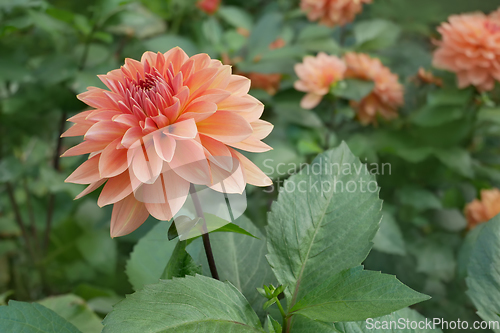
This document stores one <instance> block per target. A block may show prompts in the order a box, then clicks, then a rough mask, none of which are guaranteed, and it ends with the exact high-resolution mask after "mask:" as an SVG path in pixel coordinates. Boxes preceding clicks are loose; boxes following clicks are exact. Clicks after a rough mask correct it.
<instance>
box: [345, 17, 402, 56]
mask: <svg viewBox="0 0 500 333" xmlns="http://www.w3.org/2000/svg"><path fill="white" fill-rule="evenodd" d="M400 34H401V28H400V27H399V26H398V25H397V24H394V23H392V22H390V21H386V20H381V19H374V20H369V21H362V22H359V23H357V24H356V25H355V26H354V37H355V38H356V45H357V47H356V48H357V49H359V50H379V49H382V48H387V47H389V46H391V45H393V44H394V43H395V42H396V41H397V39H398V38H399V35H400Z"/></svg>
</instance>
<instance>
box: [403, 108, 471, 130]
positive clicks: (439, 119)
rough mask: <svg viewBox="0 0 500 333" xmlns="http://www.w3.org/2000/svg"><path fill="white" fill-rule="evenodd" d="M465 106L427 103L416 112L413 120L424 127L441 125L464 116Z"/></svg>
mask: <svg viewBox="0 0 500 333" xmlns="http://www.w3.org/2000/svg"><path fill="white" fill-rule="evenodd" d="M463 115H464V108H463V107H460V106H454V105H436V106H432V105H426V106H424V107H423V108H422V109H420V110H419V111H417V112H416V113H415V114H413V117H412V122H413V123H414V124H415V125H418V126H422V127H433V126H439V125H442V124H445V123H449V122H452V121H454V120H457V119H460V118H462V116H463Z"/></svg>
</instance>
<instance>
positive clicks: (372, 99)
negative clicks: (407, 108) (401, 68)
mask: <svg viewBox="0 0 500 333" xmlns="http://www.w3.org/2000/svg"><path fill="white" fill-rule="evenodd" d="M344 61H345V64H346V66H347V70H346V72H345V77H346V78H352V79H360V80H366V81H373V82H374V83H375V87H374V88H373V91H372V92H371V93H370V94H368V96H366V97H364V98H363V99H362V100H361V101H359V102H356V101H351V106H352V107H353V108H354V109H355V111H356V113H357V116H358V119H359V121H360V122H361V123H362V124H365V125H366V124H369V123H376V122H377V113H378V114H380V115H381V116H382V117H383V118H385V119H388V120H389V119H393V118H396V117H397V116H398V112H397V108H398V106H401V105H402V104H403V102H404V101H403V86H402V85H401V84H400V83H399V82H398V76H397V75H396V74H393V73H391V71H390V70H389V68H387V67H385V66H384V65H382V63H381V62H380V60H379V59H376V58H370V56H368V55H367V54H363V53H352V52H350V53H346V54H345V56H344Z"/></svg>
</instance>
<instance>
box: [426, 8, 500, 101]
mask: <svg viewBox="0 0 500 333" xmlns="http://www.w3.org/2000/svg"><path fill="white" fill-rule="evenodd" d="M438 31H439V33H440V34H441V35H442V40H441V41H438V42H436V43H437V45H438V49H437V50H436V52H435V53H434V58H433V64H434V66H435V67H437V68H441V69H445V70H448V71H451V72H454V73H456V74H457V81H458V87H459V88H465V87H467V86H469V85H473V86H475V87H477V89H478V90H479V91H489V90H492V89H493V87H494V86H495V81H500V10H498V11H496V12H494V13H492V14H490V15H486V14H484V13H480V12H476V13H469V14H463V15H453V16H450V17H449V19H448V22H445V23H443V24H441V26H440V27H439V28H438Z"/></svg>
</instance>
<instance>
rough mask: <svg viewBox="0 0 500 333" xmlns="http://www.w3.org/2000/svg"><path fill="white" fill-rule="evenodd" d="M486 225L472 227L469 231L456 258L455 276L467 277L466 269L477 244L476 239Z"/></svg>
mask: <svg viewBox="0 0 500 333" xmlns="http://www.w3.org/2000/svg"><path fill="white" fill-rule="evenodd" d="M486 225H487V223H481V224H479V225H477V226H475V227H474V229H472V230H470V231H469V232H468V233H467V236H465V240H464V241H463V243H462V247H461V248H460V251H459V252H458V258H457V265H458V268H457V274H458V276H459V277H461V278H462V277H463V278H465V277H466V276H467V267H468V266H469V261H470V256H471V254H472V250H474V247H475V245H476V242H477V238H478V237H479V235H480V234H481V231H482V230H483V228H484V227H485V226H486Z"/></svg>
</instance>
